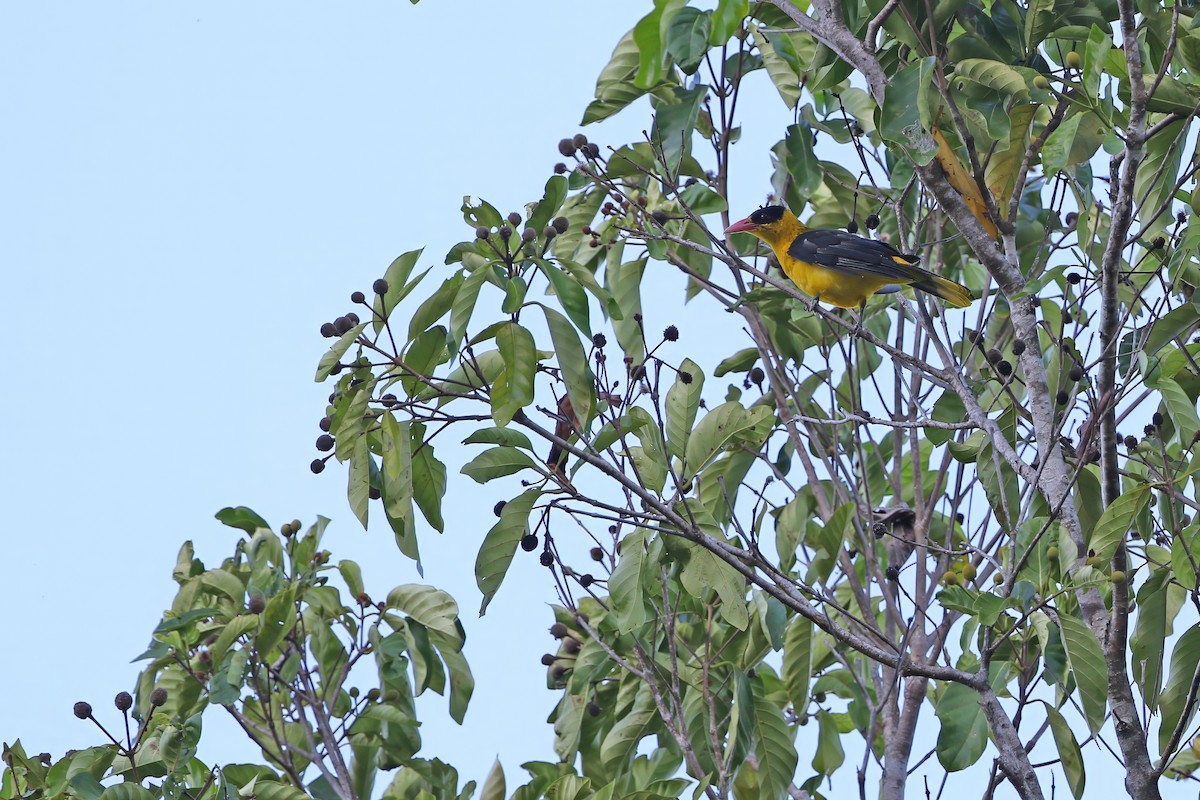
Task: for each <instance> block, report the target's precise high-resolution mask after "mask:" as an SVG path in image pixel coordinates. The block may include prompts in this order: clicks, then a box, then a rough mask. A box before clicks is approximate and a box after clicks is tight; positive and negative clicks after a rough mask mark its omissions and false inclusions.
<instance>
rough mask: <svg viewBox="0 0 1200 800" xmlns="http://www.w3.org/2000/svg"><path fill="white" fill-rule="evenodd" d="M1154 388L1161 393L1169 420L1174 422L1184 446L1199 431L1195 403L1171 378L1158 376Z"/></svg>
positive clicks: (1199, 425) (1199, 419) (1199, 420)
mask: <svg viewBox="0 0 1200 800" xmlns="http://www.w3.org/2000/svg"><path fill="white" fill-rule="evenodd" d="M1154 388H1155V389H1157V390H1158V391H1159V392H1161V393H1162V398H1163V404H1164V405H1166V407H1167V413H1168V414H1170V415H1171V421H1172V422H1174V423H1175V432H1176V434H1177V435H1178V436H1179V442H1180V443H1181V444H1183V445H1184V446H1185V447H1186V446H1189V445H1190V444H1191V442H1192V437H1194V436H1195V435H1196V432H1197V431H1200V418H1197V416H1196V403H1195V402H1194V401H1193V400H1192V399H1191V398H1190V397H1188V395H1187V392H1185V391H1184V390H1183V387H1181V386H1180V385H1179V384H1178V383H1176V382H1175V381H1174V380H1173V379H1171V378H1159V379H1158V381H1157V382H1156V383H1155V385H1154Z"/></svg>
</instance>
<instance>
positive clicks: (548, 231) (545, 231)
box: [542, 225, 558, 241]
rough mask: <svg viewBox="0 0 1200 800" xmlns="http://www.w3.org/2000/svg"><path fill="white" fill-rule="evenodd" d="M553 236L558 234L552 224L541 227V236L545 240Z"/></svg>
mask: <svg viewBox="0 0 1200 800" xmlns="http://www.w3.org/2000/svg"><path fill="white" fill-rule="evenodd" d="M555 236H558V231H556V230H555V229H554V226H553V225H547V226H546V227H544V228H542V238H543V239H545V240H546V241H549V240H551V239H553V238H554V237H555Z"/></svg>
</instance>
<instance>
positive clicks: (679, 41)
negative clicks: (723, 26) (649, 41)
mask: <svg viewBox="0 0 1200 800" xmlns="http://www.w3.org/2000/svg"><path fill="white" fill-rule="evenodd" d="M711 31H712V12H711V11H701V10H700V9H698V8H692V7H691V6H685V7H684V8H681V9H679V12H678V13H676V14H675V16H674V17H672V18H671V24H670V25H669V26H667V36H666V49H667V52H668V53H669V54H670V55H671V58H673V59H675V63H676V64H678V65H679V68H680V69H681V70H683V72H684V74H685V75H692V74H694V73H695V72H696V70H697V69H699V67H700V64H701V63H702V62H703V61H704V54H705V53H707V52H708V36H709V33H710V32H711Z"/></svg>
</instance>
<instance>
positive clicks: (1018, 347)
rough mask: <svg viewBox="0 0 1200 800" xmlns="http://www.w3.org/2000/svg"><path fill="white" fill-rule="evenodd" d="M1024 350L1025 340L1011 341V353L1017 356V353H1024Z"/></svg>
mask: <svg viewBox="0 0 1200 800" xmlns="http://www.w3.org/2000/svg"><path fill="white" fill-rule="evenodd" d="M1024 352H1025V342H1023V341H1021V340H1020V339H1017V340H1016V341H1015V342H1013V355H1014V356H1019V355H1021V353H1024Z"/></svg>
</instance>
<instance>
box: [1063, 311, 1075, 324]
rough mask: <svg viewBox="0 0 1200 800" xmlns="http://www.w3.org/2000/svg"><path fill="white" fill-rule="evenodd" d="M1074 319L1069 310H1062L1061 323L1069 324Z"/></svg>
mask: <svg viewBox="0 0 1200 800" xmlns="http://www.w3.org/2000/svg"><path fill="white" fill-rule="evenodd" d="M1074 321H1075V317H1073V316H1071V312H1070V311H1064V312H1063V315H1062V322H1063V325H1070V324H1071V323H1072V322H1074Z"/></svg>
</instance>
